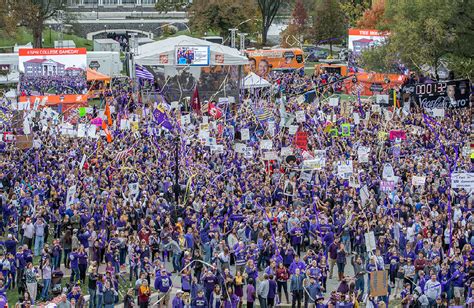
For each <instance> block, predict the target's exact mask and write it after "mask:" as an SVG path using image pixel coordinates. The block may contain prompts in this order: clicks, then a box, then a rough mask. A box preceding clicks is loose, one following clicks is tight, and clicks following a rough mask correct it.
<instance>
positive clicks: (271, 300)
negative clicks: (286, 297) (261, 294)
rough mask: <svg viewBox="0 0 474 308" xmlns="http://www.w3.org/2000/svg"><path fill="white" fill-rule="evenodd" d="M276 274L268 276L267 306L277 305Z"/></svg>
mask: <svg viewBox="0 0 474 308" xmlns="http://www.w3.org/2000/svg"><path fill="white" fill-rule="evenodd" d="M274 277H275V276H273V275H269V276H268V294H267V307H269V308H271V307H275V296H276V292H277V283H276V281H275V280H274V279H273V278H274Z"/></svg>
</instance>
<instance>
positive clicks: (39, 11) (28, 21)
mask: <svg viewBox="0 0 474 308" xmlns="http://www.w3.org/2000/svg"><path fill="white" fill-rule="evenodd" d="M7 2H8V5H9V7H10V10H11V11H10V14H11V16H12V17H14V19H15V20H16V21H17V23H19V24H20V25H21V26H25V27H26V28H27V29H31V32H32V34H33V47H35V48H41V47H42V45H43V29H44V22H45V21H46V20H47V19H49V18H52V17H56V16H58V14H59V13H60V12H61V11H62V10H63V9H64V8H65V6H64V2H65V1H62V0H8V1H7Z"/></svg>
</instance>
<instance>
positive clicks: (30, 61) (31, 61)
mask: <svg viewBox="0 0 474 308" xmlns="http://www.w3.org/2000/svg"><path fill="white" fill-rule="evenodd" d="M44 61H46V59H31V60H28V61H25V63H43V62H44Z"/></svg>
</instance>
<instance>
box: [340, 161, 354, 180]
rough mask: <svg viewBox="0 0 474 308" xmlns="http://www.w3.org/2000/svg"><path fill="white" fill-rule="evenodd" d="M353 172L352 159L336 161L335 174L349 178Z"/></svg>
mask: <svg viewBox="0 0 474 308" xmlns="http://www.w3.org/2000/svg"><path fill="white" fill-rule="evenodd" d="M353 172H354V167H353V166H352V160H346V161H339V162H338V163H337V175H338V176H339V177H341V178H343V179H349V177H350V176H351V175H352V173H353Z"/></svg>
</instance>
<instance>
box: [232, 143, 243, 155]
mask: <svg viewBox="0 0 474 308" xmlns="http://www.w3.org/2000/svg"><path fill="white" fill-rule="evenodd" d="M244 149H245V144H243V143H236V144H235V145H234V150H235V151H236V152H237V153H244Z"/></svg>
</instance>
